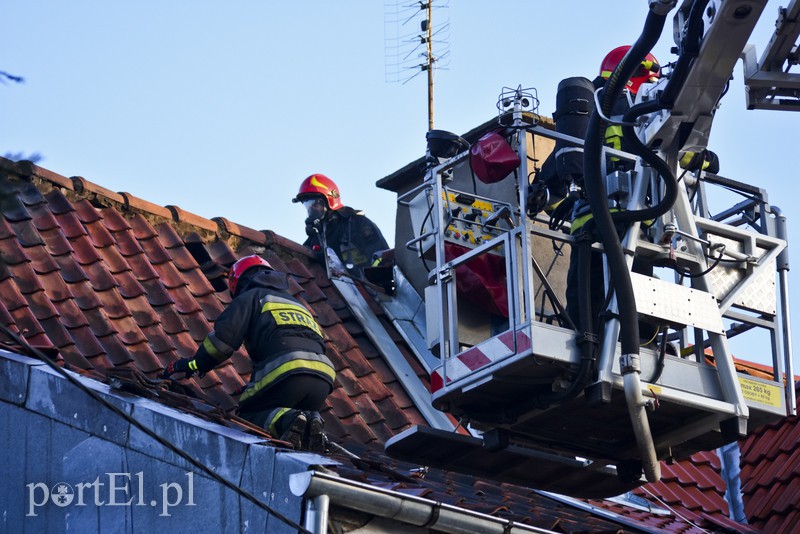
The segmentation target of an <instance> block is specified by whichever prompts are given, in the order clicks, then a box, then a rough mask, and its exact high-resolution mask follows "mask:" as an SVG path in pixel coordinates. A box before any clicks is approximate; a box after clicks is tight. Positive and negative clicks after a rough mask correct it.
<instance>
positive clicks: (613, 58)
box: [600, 45, 661, 94]
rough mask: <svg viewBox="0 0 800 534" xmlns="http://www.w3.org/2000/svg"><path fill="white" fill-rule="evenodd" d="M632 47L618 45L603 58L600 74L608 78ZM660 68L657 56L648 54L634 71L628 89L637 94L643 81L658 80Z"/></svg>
mask: <svg viewBox="0 0 800 534" xmlns="http://www.w3.org/2000/svg"><path fill="white" fill-rule="evenodd" d="M630 49H631V46H630V45H624V46H618V47H617V48H615V49H614V50H612V51H611V52H609V53H608V54H607V55H606V57H604V58H603V62H602V63H601V64H600V76H602V77H603V78H605V79H606V80H607V79H608V77H609V76H611V73H612V72H614V69H616V68H617V65H619V64H620V62H621V61H622V58H624V57H625V54H627V53H628V50H630ZM660 70H661V65H659V64H658V60H657V59H656V58H655V56H654V55H653V54H647V57H646V58H645V59H644V61H642V64H641V65H640V66H639V68H638V69H636V71H635V72H634V73H633V75H632V76H631V79H630V80H628V89H629V90H630V92H631V93H633V94H636V93H637V92H638V91H639V86H641V85H642V84H643V83H649V82H654V81H656V80H657V79H658V77H659V76H660Z"/></svg>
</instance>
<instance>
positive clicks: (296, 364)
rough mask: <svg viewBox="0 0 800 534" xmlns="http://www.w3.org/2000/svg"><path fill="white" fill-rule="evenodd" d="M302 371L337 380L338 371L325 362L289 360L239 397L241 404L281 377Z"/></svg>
mask: <svg viewBox="0 0 800 534" xmlns="http://www.w3.org/2000/svg"><path fill="white" fill-rule="evenodd" d="M300 369H307V370H310V371H318V372H320V373H322V374H324V375H326V376H328V377H329V378H330V379H331V380H333V379H334V378H336V371H334V370H333V368H332V367H331V366H330V365H328V364H326V363H323V362H315V361H312V360H299V359H298V360H289V361H288V362H286V363H284V364H283V365H280V366H278V367H276V368H275V369H273V370H272V371H270V372H269V373H267V374H266V375H264V377H263V378H261V379H260V380H259V381H258V382H256V383H255V384H253V387H250V388H247V390H246V391H245V392H244V393H242V396H241V397H239V402H242V401H244V400H247V399H249V398H250V397H252V396H253V395H255V394H256V393H258V392H259V391H261V390H262V389H264V388H265V387H267V386H268V385H270V384H271V383H272V382H274V381H275V380H276V379H277V378H278V377H280V376H281V375H282V374H284V373H288V372H289V371H296V370H300Z"/></svg>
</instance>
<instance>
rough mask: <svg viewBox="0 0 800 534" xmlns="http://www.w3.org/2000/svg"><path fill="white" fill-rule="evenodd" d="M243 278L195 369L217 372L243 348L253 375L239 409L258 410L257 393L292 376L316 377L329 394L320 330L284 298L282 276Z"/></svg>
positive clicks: (264, 273) (327, 362) (329, 375)
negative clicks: (325, 384) (311, 375)
mask: <svg viewBox="0 0 800 534" xmlns="http://www.w3.org/2000/svg"><path fill="white" fill-rule="evenodd" d="M246 275H247V273H245V275H244V276H242V279H241V280H240V281H239V284H240V287H241V289H240V290H239V293H238V295H237V296H236V297H235V298H234V299H233V300H232V301H231V303H230V305H229V306H228V307H227V308H226V309H225V310H224V311H223V312H222V313H221V314H220V315H219V317H217V320H216V322H215V323H214V331H213V332H211V333H210V334H208V336H207V337H206V339H205V340H204V341H203V343H202V345H200V348H199V349H198V350H197V354H195V358H194V362H195V368H196V369H197V370H198V371H200V372H207V371H209V370H211V369H213V368H214V367H217V366H218V365H219V364H220V363H222V362H224V361H225V360H227V359H228V358H230V356H231V355H232V354H233V353H234V351H236V350H237V349H238V348H239V347H240V346H241V345H242V343H244V346H245V348H246V349H247V353H248V354H249V355H250V359H251V360H252V362H253V371H252V374H251V375H250V381H249V383H248V384H247V387H246V389H245V391H244V392H243V393H242V395H241V397H239V403H240V408H244V407H246V408H247V409H258V398H259V394H260V393H262V392H263V391H265V390H266V389H268V388H269V387H270V386H272V385H274V384H275V383H277V382H278V381H280V380H282V379H284V378H286V377H287V376H290V375H292V374H295V373H310V374H314V375H318V376H320V377H322V378H324V379H325V380H327V381H328V382H329V383H330V384H331V389H333V380H334V377H335V371H334V368H333V364H332V363H331V361H330V360H329V359H328V358H327V357H326V356H325V354H324V349H323V341H322V332H321V331H320V327H319V325H318V324H317V322H316V321H315V320H314V318H313V317H312V315H311V313H310V312H309V311H308V309H306V307H305V306H303V305H302V304H301V303H300V301H298V300H297V299H295V298H294V297H292V296H291V295H290V294H289V292H288V287H289V284H288V278H287V276H286V275H285V274H284V273H280V272H277V271H271V270H265V271H257V272H256V274H255V275H254V276H252V278H249V279H248V278H246ZM241 284H244V285H241Z"/></svg>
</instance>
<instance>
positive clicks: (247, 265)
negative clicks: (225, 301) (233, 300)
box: [228, 254, 272, 297]
mask: <svg viewBox="0 0 800 534" xmlns="http://www.w3.org/2000/svg"><path fill="white" fill-rule="evenodd" d="M253 267H266V268H267V269H272V265H270V264H269V262H268V261H267V260H265V259H264V258H262V257H261V256H256V255H255V254H253V255H252V256H245V257H244V258H241V259H240V260H239V261H237V262H236V263H234V264H233V265H232V266H231V272H230V273H229V274H228V289H229V290H230V292H231V296H232V297H235V296H236V286H238V285H239V278H241V277H242V275H243V274H244V273H245V272H246V271H247V270H248V269H251V268H253Z"/></svg>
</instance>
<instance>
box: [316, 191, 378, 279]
mask: <svg viewBox="0 0 800 534" xmlns="http://www.w3.org/2000/svg"><path fill="white" fill-rule="evenodd" d="M321 226H322V228H321V229H319V230H320V232H323V233H324V236H325V243H326V244H327V246H328V247H330V248H331V249H333V250H334V252H336V255H337V256H339V259H340V260H341V261H342V264H343V265H344V266H345V267H346V268H347V270H348V271H349V272H350V274H352V275H353V276H358V277H361V276H362V270H363V268H364V267H369V266H370V265H372V262H373V259H372V255H373V254H374V253H375V252H377V251H379V250H386V249H388V248H389V245H387V244H386V239H384V237H383V234H381V231H380V230H379V229H378V227H377V226H376V225H375V223H373V222H372V221H371V220H369V219H368V218H367V217H366V215H364V213H363V212H362V211H357V210H354V209H353V208H350V207H347V206H345V207H343V208H340V209H338V210H336V211H333V212H330V215H329V216H328V217H326V218H325V219H324V220H323V221H322V222H321ZM307 233H308V234H309V237H308V239H306V241H305V243H303V244H304V245H305V246H307V247H311V248H313V249H314V250H319V251H320V252H321V253H322V254H323V256H324V254H325V251H324V250H322V247H321V245H322V243H320V240H319V237H318V234H317V232H316V231H314V229H313V228H308V229H307Z"/></svg>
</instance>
